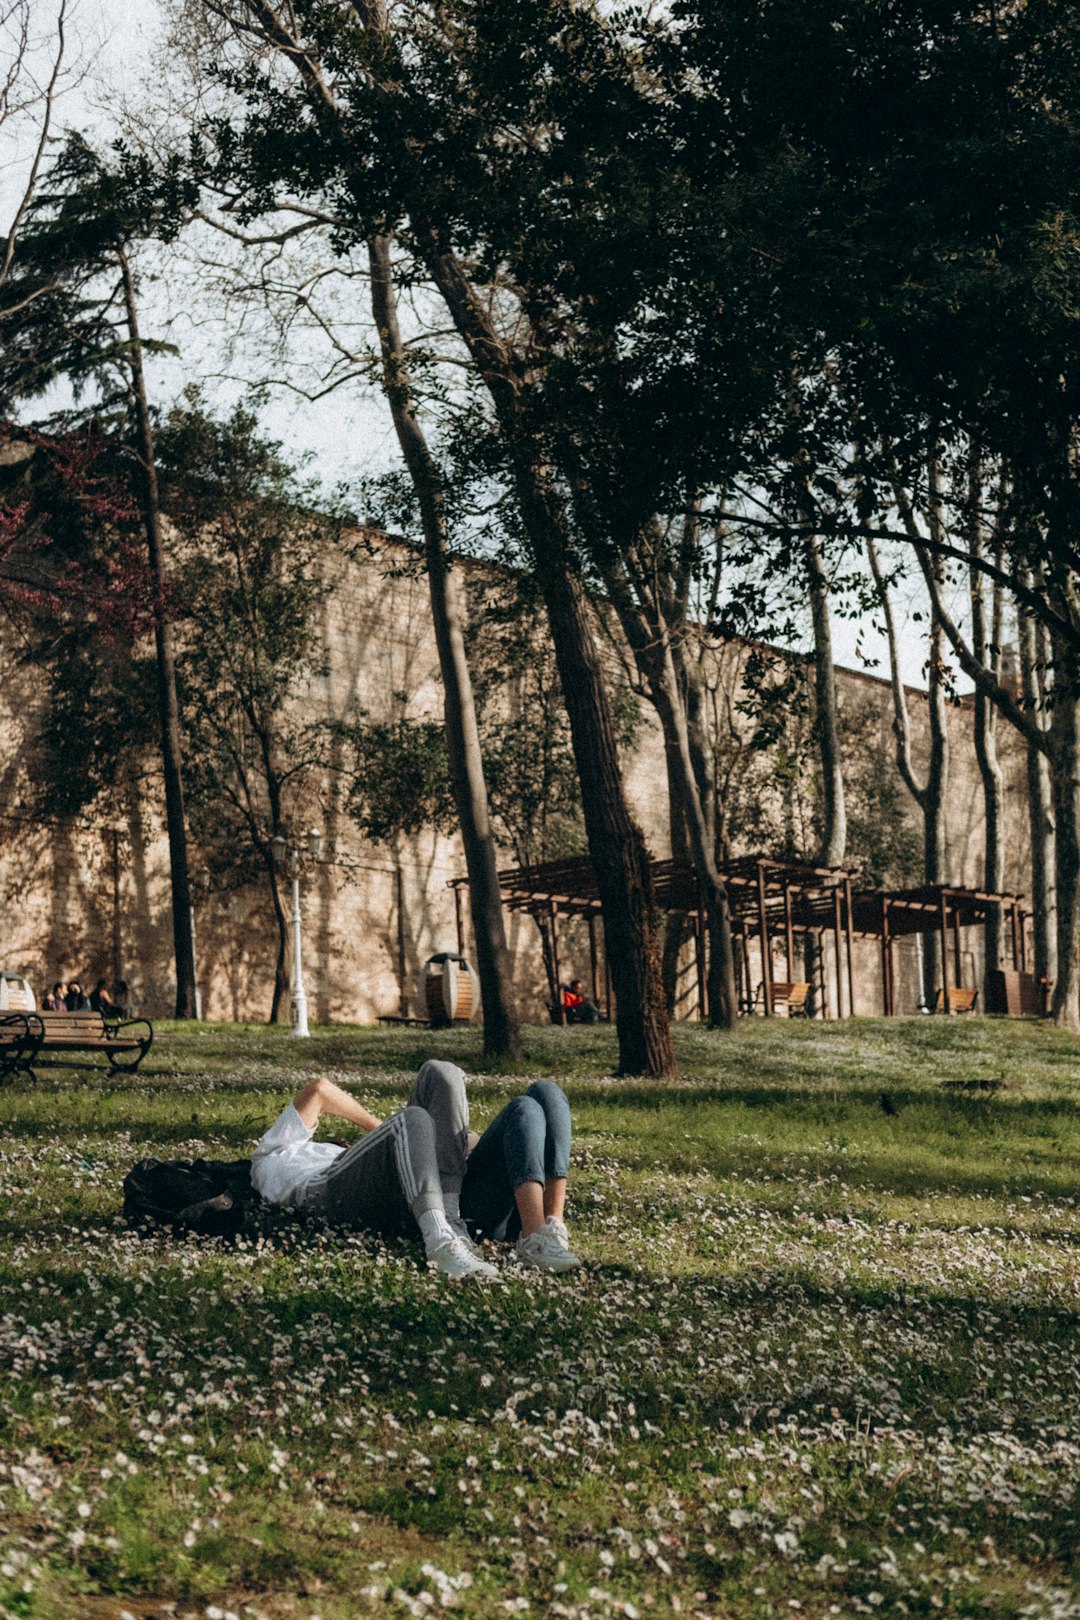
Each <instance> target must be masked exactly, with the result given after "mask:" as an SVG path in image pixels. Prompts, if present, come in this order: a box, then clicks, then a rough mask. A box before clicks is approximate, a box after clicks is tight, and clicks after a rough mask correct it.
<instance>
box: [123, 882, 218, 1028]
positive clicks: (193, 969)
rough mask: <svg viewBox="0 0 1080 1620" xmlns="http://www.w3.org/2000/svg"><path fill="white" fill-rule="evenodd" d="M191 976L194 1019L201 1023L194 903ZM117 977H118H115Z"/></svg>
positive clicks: (200, 994) (200, 993) (192, 910)
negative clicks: (193, 988)
mask: <svg viewBox="0 0 1080 1620" xmlns="http://www.w3.org/2000/svg"><path fill="white" fill-rule="evenodd" d="M191 976H192V978H193V979H194V980H195V1019H196V1022H197V1023H200V1024H201V1023H202V991H201V990H200V989H199V967H198V953H197V952H196V949H195V901H194V900H192V902H191ZM117 977H119V975H117Z"/></svg>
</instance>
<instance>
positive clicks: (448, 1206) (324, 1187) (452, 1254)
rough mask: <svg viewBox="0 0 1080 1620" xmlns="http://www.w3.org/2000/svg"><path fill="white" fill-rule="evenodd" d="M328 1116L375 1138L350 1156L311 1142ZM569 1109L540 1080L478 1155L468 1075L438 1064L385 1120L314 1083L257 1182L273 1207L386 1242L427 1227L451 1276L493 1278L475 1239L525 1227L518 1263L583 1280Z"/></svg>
mask: <svg viewBox="0 0 1080 1620" xmlns="http://www.w3.org/2000/svg"><path fill="white" fill-rule="evenodd" d="M323 1114H329V1115H332V1116H333V1117H334V1118H336V1119H344V1120H348V1121H349V1122H350V1123H351V1124H354V1125H359V1126H360V1127H361V1129H362V1130H363V1131H364V1132H365V1133H366V1134H365V1135H364V1136H362V1137H361V1138H360V1140H359V1141H358V1142H355V1143H354V1144H353V1146H352V1147H350V1148H341V1147H337V1146H335V1145H334V1144H333V1143H329V1142H314V1141H312V1138H313V1136H314V1135H315V1130H316V1127H317V1125H318V1123H319V1120H320V1118H321V1117H322V1115H323ZM570 1134H571V1132H570V1106H569V1104H568V1103H567V1100H566V1097H565V1095H564V1093H563V1092H562V1091H561V1090H560V1089H559V1087H558V1086H557V1085H555V1083H554V1082H553V1081H551V1080H535V1081H534V1082H533V1084H532V1085H531V1086H530V1087H529V1088H528V1090H527V1091H526V1092H525V1093H524V1094H523V1095H522V1096H520V1097H514V1098H512V1099H511V1101H510V1102H508V1103H507V1105H506V1107H505V1108H504V1109H503V1110H502V1111H501V1113H499V1114H497V1115H496V1117H495V1119H493V1120H492V1122H491V1124H490V1125H489V1126H488V1128H487V1130H486V1131H485V1132H484V1134H483V1136H481V1137H480V1139H479V1141H476V1142H475V1145H474V1146H472V1147H471V1151H470V1144H471V1140H472V1139H471V1138H470V1133H469V1105H468V1101H467V1099H466V1096H465V1075H464V1073H463V1072H462V1070H461V1069H459V1068H458V1067H457V1065H456V1064H454V1063H443V1062H440V1061H438V1060H436V1059H432V1060H430V1061H428V1062H427V1063H425V1064H424V1065H423V1067H422V1068H421V1070H420V1073H419V1074H418V1075H417V1077H416V1081H415V1083H414V1085H413V1088H412V1092H411V1093H410V1096H409V1101H408V1104H407V1106H406V1107H405V1108H403V1109H402V1110H401V1112H400V1113H397V1114H394V1115H393V1116H392V1117H391V1118H390V1119H388V1120H385V1121H380V1120H379V1119H377V1118H376V1117H375V1115H374V1114H371V1113H369V1112H368V1110H367V1109H366V1108H364V1107H363V1106H362V1105H361V1104H360V1103H358V1102H357V1101H356V1099H355V1098H354V1097H351V1096H350V1095H349V1093H348V1092H347V1091H343V1090H342V1089H341V1087H340V1086H336V1085H334V1083H333V1081H331V1080H327V1079H326V1078H325V1077H324V1076H320V1077H319V1078H318V1079H316V1080H312V1081H311V1082H310V1083H309V1084H308V1085H306V1086H304V1087H303V1088H302V1090H300V1091H298V1092H297V1094H296V1097H295V1098H294V1099H293V1101H292V1102H291V1103H289V1104H288V1105H287V1107H285V1108H284V1109H283V1110H282V1112H281V1113H280V1114H279V1115H278V1117H277V1119H276V1120H275V1121H274V1124H273V1125H272V1126H271V1127H270V1129H269V1130H268V1131H267V1132H266V1133H265V1135H264V1136H262V1137H261V1138H260V1140H259V1143H258V1145H257V1147H256V1148H255V1152H254V1154H253V1156H252V1164H251V1180H252V1184H253V1185H254V1187H255V1189H256V1191H257V1192H259V1193H261V1194H262V1196H263V1197H264V1198H265V1199H267V1200H268V1201H269V1202H270V1203H273V1204H291V1205H296V1206H299V1207H301V1208H303V1209H305V1210H308V1211H311V1212H312V1213H315V1214H319V1215H323V1216H325V1217H326V1219H327V1220H329V1221H334V1222H339V1223H341V1224H343V1225H351V1226H361V1227H364V1228H365V1229H367V1230H369V1231H374V1232H381V1233H383V1234H385V1235H388V1236H396V1235H400V1234H403V1233H409V1232H410V1231H412V1232H415V1230H416V1227H417V1226H418V1227H419V1228H420V1235H421V1237H422V1238H423V1240H424V1248H425V1250H426V1252H427V1257H428V1260H429V1261H430V1262H431V1264H432V1265H433V1266H434V1267H435V1269H436V1270H437V1271H441V1272H443V1273H444V1274H445V1275H446V1276H448V1277H470V1276H478V1277H493V1276H495V1275H496V1268H495V1267H494V1266H493V1265H491V1264H490V1263H489V1262H488V1261H486V1260H484V1259H483V1257H482V1255H481V1254H480V1251H479V1250H478V1249H477V1247H476V1244H475V1242H474V1241H473V1239H474V1236H476V1235H482V1236H487V1237H494V1238H500V1237H504V1236H505V1235H506V1234H507V1230H508V1228H509V1226H510V1225H511V1222H512V1221H513V1219H514V1218H515V1217H516V1218H517V1219H518V1220H519V1221H520V1227H521V1235H520V1237H519V1238H518V1239H517V1244H516V1254H517V1258H518V1259H519V1260H520V1261H521V1262H522V1263H523V1264H524V1265H527V1266H534V1267H537V1268H539V1269H540V1270H543V1271H557V1272H558V1271H575V1270H577V1269H578V1267H579V1266H580V1265H581V1261H580V1260H579V1259H578V1257H577V1255H575V1254H573V1253H572V1252H571V1249H570V1242H569V1238H568V1235H567V1231H566V1226H565V1224H564V1222H563V1211H564V1206H565V1202H566V1177H567V1170H568V1168H569V1158H570Z"/></svg>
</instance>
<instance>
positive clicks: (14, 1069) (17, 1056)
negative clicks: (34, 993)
mask: <svg viewBox="0 0 1080 1620" xmlns="http://www.w3.org/2000/svg"><path fill="white" fill-rule="evenodd" d="M39 1036H40V1030H39V1029H38V1019H37V1014H36V1013H25V1012H13V1013H6V1014H3V1015H0V1084H2V1083H3V1081H5V1080H6V1079H7V1077H8V1075H9V1074H16V1073H18V1071H19V1070H20V1069H29V1067H30V1065H31V1063H32V1062H33V1060H34V1056H35V1054H36V1052H37V1049H38V1039H39Z"/></svg>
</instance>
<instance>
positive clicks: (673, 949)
mask: <svg viewBox="0 0 1080 1620" xmlns="http://www.w3.org/2000/svg"><path fill="white" fill-rule="evenodd" d="M669 751H670V743H669V740H668V738H667V737H666V736H665V738H664V753H665V756H666V755H667V754H668V753H669ZM667 798H668V826H669V828H670V830H671V858H672V860H673V861H678V862H679V864H680V865H682V866H686V865H689V862H690V843H689V840H688V839H687V836H686V816H685V814H684V812H683V807H682V800H681V799H680V798H679V795H678V794H677V793H676V791H675V772H674V770H673V768H672V764H671V761H670V759H668V760H667ZM687 934H688V928H687V919H686V918H685V917H684V916H683V915H682V913H681V912H678V911H669V912H668V914H667V918H666V921H665V925H664V949H663V954H662V957H661V968H660V971H661V975H662V977H663V980H664V1000H665V1002H666V1003H667V1010H668V1017H669V1018H674V1017H675V1016H676V1013H677V1011H678V1000H679V957H680V955H681V954H682V948H683V945H684V944H685V943H686V939H687ZM700 1016H701V1017H702V1018H704V1016H705V1009H704V1007H702V1008H701V1009H700Z"/></svg>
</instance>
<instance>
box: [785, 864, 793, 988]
mask: <svg viewBox="0 0 1080 1620" xmlns="http://www.w3.org/2000/svg"><path fill="white" fill-rule="evenodd" d="M784 950H785V958H784V959H785V961H786V962H787V976H788V983H789V984H794V982H795V933H794V930H793V928H792V925H791V885H790V884H789V883H788V880H787V878H785V879H784Z"/></svg>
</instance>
